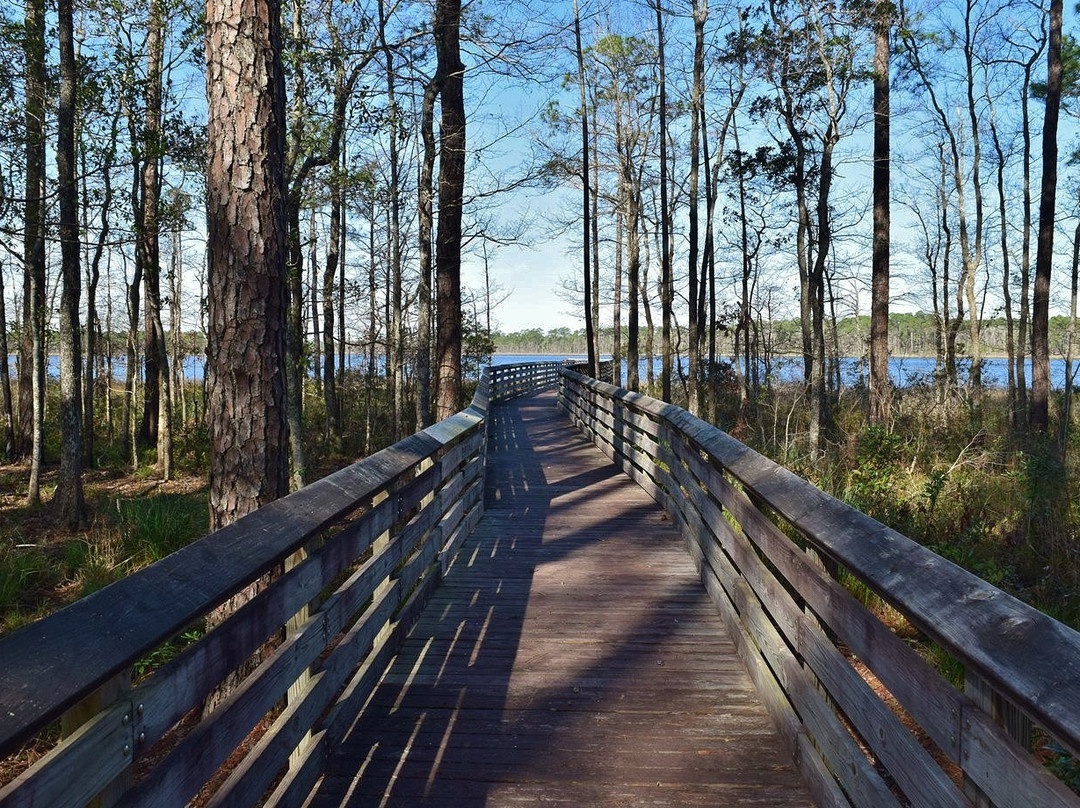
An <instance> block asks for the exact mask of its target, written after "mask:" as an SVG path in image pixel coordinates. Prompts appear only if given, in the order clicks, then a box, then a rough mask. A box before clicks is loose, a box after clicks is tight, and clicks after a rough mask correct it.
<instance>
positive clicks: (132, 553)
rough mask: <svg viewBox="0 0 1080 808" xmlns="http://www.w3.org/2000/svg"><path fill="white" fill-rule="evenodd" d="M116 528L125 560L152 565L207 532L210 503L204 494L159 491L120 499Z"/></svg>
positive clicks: (117, 506) (117, 504)
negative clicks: (143, 497) (139, 497)
mask: <svg viewBox="0 0 1080 808" xmlns="http://www.w3.org/2000/svg"><path fill="white" fill-rule="evenodd" d="M116 511H117V527H118V529H119V532H120V537H121V547H122V552H123V554H124V556H125V557H126V559H130V560H131V561H134V562H136V563H137V564H139V565H142V564H152V563H153V562H155V561H158V560H159V559H162V558H164V557H165V556H167V555H169V554H171V553H174V552H176V551H177V550H179V549H180V548H181V547H184V546H186V545H187V544H190V543H191V542H192V541H194V540H195V539H197V538H199V537H200V536H202V535H203V534H204V533H205V532H206V525H207V522H208V515H207V504H206V500H205V498H203V497H202V496H197V497H196V496H192V495H188V494H159V495H158V496H155V497H149V498H146V499H130V500H118V501H117V503H116Z"/></svg>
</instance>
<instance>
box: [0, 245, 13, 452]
mask: <svg viewBox="0 0 1080 808" xmlns="http://www.w3.org/2000/svg"><path fill="white" fill-rule="evenodd" d="M9 355H10V354H9V353H8V338H7V298H5V297H4V271H3V266H0V397H2V401H0V406H2V410H0V417H2V418H3V419H4V436H3V441H4V443H3V452H4V454H3V457H4V459H5V460H7V461H9V462H10V461H12V460H14V459H15V412H14V409H13V407H12V400H11V371H10V362H9V361H8V356H9Z"/></svg>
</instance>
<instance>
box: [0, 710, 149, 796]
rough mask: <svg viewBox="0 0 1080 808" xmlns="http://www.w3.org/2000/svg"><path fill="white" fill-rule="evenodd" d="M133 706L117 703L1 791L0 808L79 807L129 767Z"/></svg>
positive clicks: (132, 741) (132, 748)
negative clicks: (0, 807) (32, 807)
mask: <svg viewBox="0 0 1080 808" xmlns="http://www.w3.org/2000/svg"><path fill="white" fill-rule="evenodd" d="M133 709H134V705H133V704H132V702H130V701H128V700H126V699H125V700H124V701H121V702H117V703H115V704H113V705H112V706H110V707H108V708H107V709H106V710H104V711H103V712H100V713H98V714H97V715H96V716H95V717H94V718H92V719H91V720H90V721H87V722H86V723H84V724H83V725H82V726H81V727H79V728H78V729H77V730H76V731H75V732H74V733H73V735H72V736H71V738H70V739H69V740H68V742H67V743H66V744H65V745H63V746H58V747H56V748H55V749H52V750H51V751H49V752H48V753H47V754H46V755H45V756H44V757H43V758H42V759H41V760H39V761H38V762H37V763H36V764H35V765H34V766H33V768H31V769H29V770H27V771H25V772H23V773H22V774H21V775H19V776H18V777H17V778H16V779H15V780H13V781H12V782H11V783H8V785H7V786H5V787H4V788H3V789H0V806H2V807H3V808H31V806H35V807H37V808H43V807H44V806H49V808H68V807H69V806H70V808H83V806H85V805H87V804H88V803H89V802H90V801H91V800H92V799H93V798H94V797H96V796H97V795H98V793H100V792H101V791H102V790H103V789H104V788H105V787H106V786H108V785H109V783H111V782H112V781H113V780H115V779H116V778H117V777H119V776H120V775H121V774H122V773H124V772H125V771H127V770H128V769H129V768H130V766H131V761H132V751H133V750H134V748H135V734H134V722H133V721H132V711H133Z"/></svg>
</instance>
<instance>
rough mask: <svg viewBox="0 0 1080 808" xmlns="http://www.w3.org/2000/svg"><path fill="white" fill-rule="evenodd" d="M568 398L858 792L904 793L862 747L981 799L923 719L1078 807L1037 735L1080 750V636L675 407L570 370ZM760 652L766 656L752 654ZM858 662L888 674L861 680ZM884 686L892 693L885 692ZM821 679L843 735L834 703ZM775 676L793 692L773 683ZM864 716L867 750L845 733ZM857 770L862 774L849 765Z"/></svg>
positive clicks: (1009, 799) (938, 797) (923, 790)
mask: <svg viewBox="0 0 1080 808" xmlns="http://www.w3.org/2000/svg"><path fill="white" fill-rule="evenodd" d="M560 403H561V406H563V407H564V408H565V409H566V410H567V411H568V412H569V414H570V416H571V419H572V421H573V422H574V423H575V425H576V426H578V427H579V429H581V431H582V432H583V433H584V434H585V435H586V436H588V437H589V438H590V439H592V440H593V441H594V442H595V443H596V445H597V446H598V448H600V449H601V450H602V451H603V452H604V453H605V454H607V455H608V456H609V457H611V458H612V459H613V460H614V461H615V463H616V464H617V465H618V466H619V467H620V468H622V469H623V470H624V471H625V472H626V473H627V474H628V475H629V476H631V477H632V478H633V479H634V480H635V481H639V482H640V484H641V485H642V486H643V487H644V488H645V489H646V490H647V491H649V492H650V493H651V494H652V495H653V496H654V498H656V499H657V501H658V502H661V503H663V505H664V507H665V508H666V509H667V511H668V513H669V514H670V515H671V517H672V518H673V519H674V520H675V522H676V523H678V524H679V525H680V527H682V529H683V531H684V532H685V534H686V536H687V539H688V544H689V546H690V548H691V552H692V554H693V555H694V556H695V560H696V561H697V563H698V565H699V568H700V569H701V572H702V580H703V581H704V583H705V585H706V589H707V590H708V591H709V592H710V594H711V595H712V596H713V598H714V600H716V602H717V604H718V607H719V608H720V609H721V612H722V614H725V617H728V616H729V612H730V614H734V615H737V619H736V620H735V621H734V622H733V623H732V631H733V633H734V634H735V635H736V637H737V639H738V640H739V642H740V650H741V651H742V652H743V653H744V655H747V656H746V658H747V661H748V664H749V667H750V670H751V673H752V674H754V678H755V682H756V684H757V685H758V687H759V688H760V689H761V690H762V693H763V697H765V702H766V704H768V705H769V706H770V711H771V712H772V713H773V715H774V717H775V718H776V719H777V723H778V725H780V726H781V727H786V726H787V721H788V718H789V714H788V712H787V710H786V709H785V705H786V704H787V703H788V702H790V705H791V706H792V707H794V708H795V710H796V711H797V713H798V715H799V722H800V723H801V729H800V730H798V732H797V733H796V732H792V731H791V730H785V733H784V734H785V736H786V737H787V738H788V739H791V738H792V737H796V738H797V742H798V743H799V745H800V748H803V747H804V744H803V741H804V740H805V739H808V740H809V741H810V744H811V746H812V747H813V748H814V749H817V750H820V751H821V753H822V754H823V756H824V758H825V761H826V765H827V768H828V770H831V771H832V773H833V774H832V776H835V778H836V779H837V780H838V781H839V782H840V783H842V784H843V787H844V790H845V792H846V793H847V795H848V796H849V797H851V798H852V800H853V802H855V803H856V804H859V805H868V806H878V805H881V804H885V802H886V801H888V800H889V799H890V798H889V797H888V795H887V794H884V793H881V791H880V786H872V787H871V789H870V790H865V789H864V788H863V783H866V784H869V783H870V781H871V780H872V779H873V777H870V776H867V775H871V774H872V771H871V770H867V769H866V768H865V761H863V760H860V758H862V757H863V755H864V754H865V756H866V758H867V760H869V761H871V762H872V763H873V765H874V768H875V769H877V770H879V772H880V773H881V775H882V777H883V778H885V779H884V783H885V784H886V785H887V786H888V788H889V789H890V790H897V789H899V790H902V791H903V792H904V793H905V795H906V796H907V798H908V799H909V800H910V801H911V803H912V804H918V805H952V806H960V805H966V804H969V803H968V798H967V796H966V795H965V794H964V793H963V791H961V789H960V788H959V785H960V783H959V779H958V777H957V774H956V772H957V770H956V769H955V768H950V767H949V766H948V765H947V764H946V765H945V768H944V770H942V769H939V768H938V762H937V760H935V759H934V758H933V754H934V753H935V750H933V749H932V748H928V749H927V750H926V751H925V752H924V750H923V749H922V748H920V745H917V744H916V743H915V738H914V737H913V736H912V735H909V733H908V729H907V725H908V724H910V723H911V719H915V721H916V722H917V723H918V724H919V725H921V729H922V730H924V731H925V732H926V734H927V735H928V736H929V737H930V738H932V739H933V740H934V742H935V743H936V744H937V746H938V748H939V749H940V750H941V751H943V752H944V753H945V754H947V755H948V756H949V757H950V758H952V760H953V761H954V762H955V763H956V764H958V765H959V767H960V769H961V770H962V773H963V775H964V776H965V777H966V778H967V780H966V781H965V782H970V783H971V784H974V785H977V786H978V787H979V789H981V791H982V793H984V794H986V795H987V796H988V797H989V798H990V802H988V803H987V804H993V805H1014V804H1016V805H1019V804H1038V805H1046V806H1051V805H1053V806H1078V805H1080V798H1078V797H1077V795H1076V794H1075V793H1072V792H1070V791H1069V790H1068V789H1067V788H1066V787H1065V786H1064V785H1063V784H1062V783H1061V782H1059V781H1057V780H1056V779H1055V778H1054V777H1053V776H1052V775H1051V774H1050V773H1049V772H1048V770H1047V769H1046V768H1045V767H1044V765H1043V763H1042V761H1041V760H1040V759H1039V758H1038V757H1037V756H1035V755H1032V754H1031V753H1030V752H1029V751H1028V750H1027V749H1025V748H1024V747H1025V739H1029V738H1030V723H1029V721H1028V716H1031V717H1032V718H1034V719H1035V720H1036V723H1037V724H1041V725H1042V728H1043V729H1047V730H1049V731H1050V732H1051V733H1052V734H1054V735H1055V736H1056V737H1057V739H1058V740H1059V741H1061V742H1062V743H1063V744H1064V745H1065V746H1066V747H1067V748H1072V749H1073V750H1076V749H1078V748H1080V738H1078V735H1077V728H1078V722H1077V716H1078V715H1080V677H1078V670H1080V634H1077V633H1076V632H1074V631H1072V630H1071V629H1069V628H1067V627H1065V626H1063V625H1061V624H1060V623H1057V622H1055V621H1053V620H1052V619H1050V618H1049V617H1047V616H1045V615H1042V614H1040V613H1038V612H1036V611H1035V610H1034V609H1031V608H1030V607H1028V606H1026V605H1025V604H1023V603H1020V602H1019V601H1017V600H1016V599H1014V598H1011V597H1010V596H1008V595H1007V594H1005V593H1003V592H1001V591H1000V590H997V589H995V588H994V587H992V586H991V585H989V584H987V583H986V582H985V581H981V580H979V579H978V578H976V577H975V576H973V575H971V574H970V573H967V572H965V571H963V570H961V569H959V568H958V567H955V565H952V564H950V563H949V562H947V561H945V560H944V559H942V558H940V557H938V556H936V555H934V554H933V553H931V552H930V551H928V550H926V549H925V548H923V547H921V546H919V545H917V544H915V543H914V542H912V541H911V540H909V539H907V538H906V537H904V536H901V535H900V534H898V533H896V532H895V531H892V530H889V529H888V528H886V527H884V526H883V525H881V524H879V523H877V522H875V521H874V520H873V519H871V518H870V517H868V516H866V515H865V514H862V513H859V512H858V511H855V510H854V509H852V508H850V507H848V506H847V505H844V504H843V503H841V502H839V501H837V500H835V499H833V498H832V497H829V496H828V495H826V494H825V493H823V492H821V491H820V490H818V489H816V488H814V487H813V486H812V485H810V484H809V483H807V482H806V481H804V480H801V479H799V478H797V477H796V476H795V475H793V474H792V473H791V472H789V471H787V470H786V469H784V468H782V467H780V466H777V465H776V464H775V463H772V462H771V461H769V460H767V459H766V458H763V457H761V456H760V455H758V454H756V453H755V452H753V451H752V450H750V449H749V448H747V447H746V446H744V445H742V444H741V443H739V442H738V441H736V440H734V439H733V438H731V437H730V436H728V435H726V434H725V433H723V432H722V431H721V430H719V429H717V428H715V427H714V426H711V425H709V424H707V423H705V422H703V421H701V420H700V419H697V418H695V417H693V416H691V415H690V414H689V413H687V412H686V411H684V410H681V409H679V408H678V407H674V406H672V405H669V404H664V403H663V402H658V401H656V400H654V399H650V398H648V397H646V396H642V395H640V394H636V393H630V392H627V391H625V390H619V389H617V388H614V387H612V386H611V385H607V384H603V383H600V382H596V381H594V380H590V379H587V378H585V377H583V376H580V375H577V374H574V373H570V372H566V371H563V373H562V381H561V384H560ZM650 425H655V426H650ZM642 432H645V433H647V434H649V435H652V436H655V440H650V439H649V438H645V437H643V436H642ZM643 456H644V458H647V460H648V461H651V464H650V462H646V460H645V459H643ZM729 477H730V478H731V479H730V480H729V479H728V478H729ZM766 512H767V513H769V514H770V516H766V515H765V513H766ZM777 517H779V520H780V521H781V522H785V521H786V522H787V524H788V525H790V526H791V527H794V528H795V530H796V531H797V532H798V533H799V534H801V538H800V539H799V540H797V541H793V540H792V539H790V538H789V537H788V535H786V532H787V528H785V530H781V529H780V528H779V527H778V526H777V525H776V524H774V523H773V522H772V521H771V519H773V518H777ZM841 566H842V567H844V568H846V569H847V570H848V571H850V572H851V573H853V574H854V575H855V576H856V577H858V578H859V579H861V580H862V581H863V582H864V583H866V584H867V585H868V586H869V587H870V589H871V590H872V591H874V592H875V593H876V594H878V595H879V596H881V597H882V599H883V600H884V601H885V602H886V603H888V604H889V605H891V606H892V607H894V608H895V609H897V610H898V611H899V612H901V613H902V614H903V615H905V616H906V617H908V618H909V620H911V622H912V623H914V624H915V626H916V627H918V628H920V629H921V630H923V631H924V632H925V633H926V634H927V635H929V637H930V638H931V639H933V640H934V641H935V642H937V643H938V644H939V645H941V646H943V647H944V648H945V649H946V650H947V651H949V652H950V653H952V654H953V655H954V656H956V657H958V658H959V659H960V660H962V661H963V662H964V663H965V666H966V669H967V672H968V674H969V676H971V675H975V676H978V677H979V678H985V679H986V680H988V681H989V683H990V684H989V685H988V692H989V693H990V697H988V698H987V699H984V700H983V701H985V703H980V702H979V701H978V700H973V699H972V698H971V697H969V696H968V695H966V694H964V693H961V692H959V691H957V690H956V689H955V688H954V687H953V686H952V685H950V684H949V683H948V682H946V681H945V680H944V679H942V678H941V677H940V675H939V674H938V673H937V672H936V671H934V670H933V669H932V668H931V667H930V666H928V665H927V664H926V663H925V662H924V661H923V660H922V659H920V658H919V657H918V656H917V655H916V654H915V653H914V651H913V650H912V649H911V648H909V647H908V646H907V645H905V644H904V643H903V642H902V641H900V640H899V639H898V638H897V637H896V636H894V635H893V634H892V632H891V630H890V629H889V628H888V627H887V626H885V625H883V624H882V623H881V622H879V620H878V617H877V616H876V615H874V614H872V613H870V612H868V611H867V610H866V609H865V608H864V607H863V606H862V605H861V604H859V603H858V602H856V601H855V599H854V598H852V597H851V595H850V594H849V593H848V591H847V590H846V589H845V588H844V587H843V586H842V585H840V584H839V583H838V582H837V581H836V580H835V579H834V578H833V577H832V576H834V575H836V573H837V570H838V568H839V567H841ZM725 610H729V611H725ZM758 654H760V655H761V656H762V657H763V658H764V661H766V662H767V663H768V664H767V665H765V666H760V665H757V664H756V663H755V662H754V659H755V658H756V657H757V655H758ZM849 658H850V660H851V662H849ZM858 666H865V668H866V669H868V670H870V671H873V673H874V674H875V675H876V677H877V680H878V681H877V682H875V681H872V680H867V681H866V682H864V681H863V677H862V676H861V675H858V673H857V670H856V668H857V667H858ZM804 674H805V675H804ZM880 684H884V685H885V687H886V688H887V689H888V691H889V693H885V694H884V696H882V694H881V693H879V692H878V691H877V688H878V687H880ZM871 685H873V687H871ZM819 689H820V690H821V691H822V692H823V693H825V694H827V703H828V705H829V706H830V709H833V710H835V711H836V713H837V717H838V718H839V719H840V721H841V723H842V726H843V727H844V730H843V734H837V732H836V729H837V724H836V723H835V722H834V721H830V719H829V716H828V714H827V713H826V712H825V711H823V710H822V709H821V707H822V706H823V704H822V703H821V701H820V700H819V699H818V697H817V696H816V690H819ZM774 690H779V691H780V692H781V693H782V694H783V696H784V699H783V700H780V699H776V698H772V697H771V696H772V695H773V694H774ZM879 699H884V701H880V700H879ZM894 699H895V701H894ZM897 705H899V707H898V706H897ZM898 710H902V712H899V711H898ZM894 711H898V712H896V715H895V716H894V715H893V714H892V713H893V712H894ZM999 713H1000V714H1001V715H999ZM849 731H850V732H851V735H852V737H853V738H854V739H855V740H856V741H857V743H858V746H859V747H862V749H863V752H859V751H858V750H857V749H853V748H852V747H851V745H850V743H849V740H850V739H847V740H845V736H846V735H847V733H848V732H849ZM1010 732H1012V733H1015V734H1016V737H1018V738H1020V739H1021V741H1022V743H1016V742H1015V741H1014V740H1013V739H1012V738H1010V737H1009V733H1010ZM822 733H825V735H824V736H823V735H822ZM825 736H828V737H825ZM927 753H930V754H927ZM796 757H797V759H799V760H800V763H801V764H805V763H806V762H807V761H808V760H809V761H811V762H814V761H816V760H817V758H816V757H806V756H803V755H801V754H798V753H796ZM855 768H862V769H863V771H864V774H863V775H858V776H857V777H856V779H855V780H849V779H847V777H848V776H849V772H850V773H851V774H854V773H855ZM803 772H804V775H805V776H806V777H807V779H808V785H810V787H811V789H812V790H813V792H814V794H815V797H816V798H817V799H819V800H821V801H823V802H829V803H831V802H832V800H831V798H830V797H829V795H827V794H822V793H821V791H820V790H819V788H818V787H817V786H818V785H819V783H818V782H817V781H816V780H815V777H814V775H813V773H812V772H810V771H808V770H807V768H806V766H805V765H803ZM875 790H876V791H877V793H874V792H875ZM860 792H861V793H860ZM823 797H824V798H825V799H823ZM979 804H982V803H979Z"/></svg>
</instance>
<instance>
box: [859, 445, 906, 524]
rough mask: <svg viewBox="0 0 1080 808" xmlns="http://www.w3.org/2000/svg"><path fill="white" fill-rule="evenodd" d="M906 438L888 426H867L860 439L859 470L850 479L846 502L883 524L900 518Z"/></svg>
mask: <svg viewBox="0 0 1080 808" xmlns="http://www.w3.org/2000/svg"><path fill="white" fill-rule="evenodd" d="M905 444H906V441H905V439H904V438H903V437H902V436H900V435H899V434H897V433H895V432H890V431H888V430H886V429H885V428H884V427H880V426H870V427H867V428H866V430H865V431H864V432H863V434H862V435H860V436H859V439H858V442H857V447H856V453H855V467H854V468H853V469H852V470H851V471H850V473H849V474H848V476H847V481H846V485H845V488H844V492H845V493H844V499H846V500H847V501H848V502H849V503H850V504H851V505H854V506H855V507H856V508H858V509H859V510H861V511H864V512H866V513H868V514H870V515H871V516H873V517H875V518H877V519H880V520H882V521H892V520H894V519H895V518H896V517H897V516H898V513H897V508H898V504H899V503H900V501H901V500H902V493H901V489H902V485H903V477H904V469H903V467H902V466H901V465H900V461H901V452H902V450H903V448H904V446H905Z"/></svg>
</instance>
